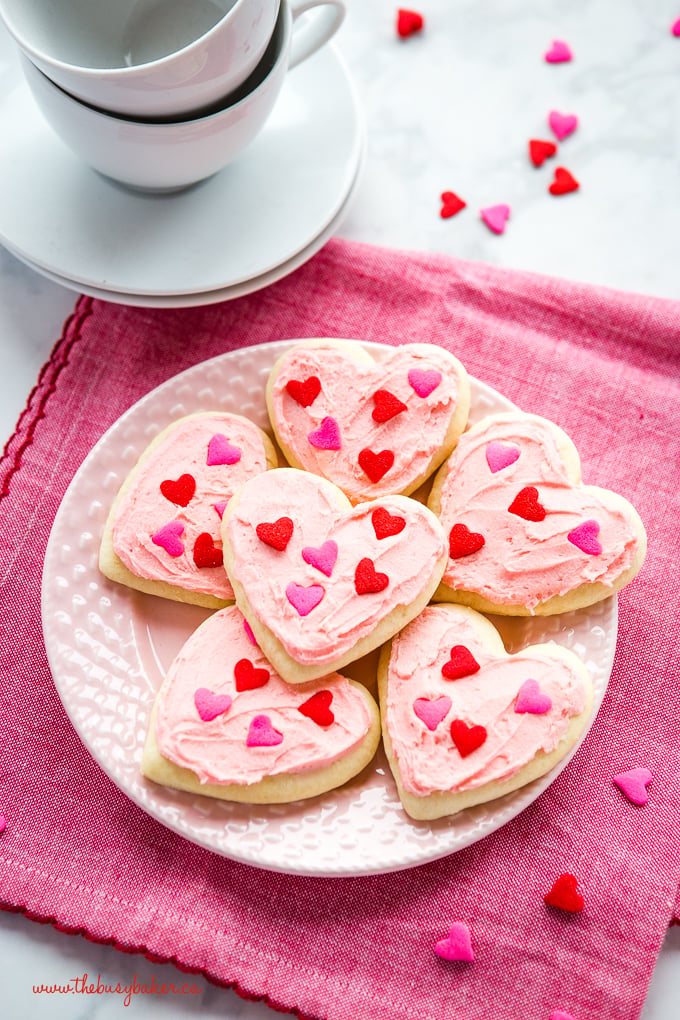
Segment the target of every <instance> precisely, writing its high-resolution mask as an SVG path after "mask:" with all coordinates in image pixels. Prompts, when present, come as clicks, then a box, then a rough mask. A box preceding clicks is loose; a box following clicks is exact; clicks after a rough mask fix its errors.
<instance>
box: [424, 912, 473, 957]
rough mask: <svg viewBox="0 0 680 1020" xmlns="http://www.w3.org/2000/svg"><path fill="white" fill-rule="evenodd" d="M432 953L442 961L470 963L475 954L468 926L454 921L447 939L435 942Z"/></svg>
mask: <svg viewBox="0 0 680 1020" xmlns="http://www.w3.org/2000/svg"><path fill="white" fill-rule="evenodd" d="M434 951H435V953H436V954H437V956H441V958H442V960H463V961H465V962H466V963H472V961H473V960H474V958H475V954H474V951H473V949H472V940H471V938H470V929H469V928H468V926H467V925H466V924H463V922H462V921H454V923H453V924H452V925H451V930H450V931H449V935H448V938H445V939H442V940H441V941H440V942H437V944H436V946H435V947H434Z"/></svg>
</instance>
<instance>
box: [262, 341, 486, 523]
mask: <svg viewBox="0 0 680 1020" xmlns="http://www.w3.org/2000/svg"><path fill="white" fill-rule="evenodd" d="M267 408H268V410H269V417H270V420H271V423H272V427H273V429H274V432H275V434H276V438H277V441H278V443H279V445H280V447H281V450H282V451H283V454H284V456H285V457H286V460H287V461H288V463H289V464H292V465H293V467H297V468H304V469H305V470H306V471H312V472H313V473H314V474H316V475H321V477H323V478H328V479H329V480H330V481H332V482H334V483H335V485H337V486H338V487H339V488H340V489H342V491H343V492H344V493H345V495H346V496H348V498H349V499H350V500H351V501H352V502H353V503H357V502H359V501H360V500H365V499H374V498H376V497H378V496H385V495H390V494H394V493H401V494H402V495H408V494H409V493H411V492H414V491H415V490H416V489H417V488H418V486H419V485H421V484H422V482H423V481H424V480H425V479H426V478H428V477H429V475H430V474H432V472H433V471H434V470H435V469H436V468H437V467H438V466H439V465H440V464H441V463H442V461H443V460H444V459H445V458H446V457H447V456H448V455H449V453H450V452H451V450H452V449H453V447H454V446H455V443H456V440H457V439H458V436H459V435H460V434H461V432H462V431H463V429H464V428H465V424H466V422H467V416H468V412H469V409H470V384H469V381H468V377H467V373H466V371H465V369H464V368H463V366H462V365H461V364H460V362H459V361H458V360H457V359H456V358H454V357H453V355H452V354H449V353H448V351H445V350H444V349H443V348H441V347H437V346H436V345H435V344H406V345H405V346H403V347H395V348H394V349H393V350H392V351H390V352H389V353H386V354H385V356H384V358H381V360H380V361H375V360H374V359H373V358H372V357H371V355H370V354H368V353H367V351H366V350H365V349H364V348H363V347H362V346H361V345H360V344H359V343H358V342H356V341H352V340H309V341H306V342H304V343H300V344H298V345H297V346H296V347H294V348H292V349H291V350H290V351H288V352H287V353H286V354H284V355H283V356H282V357H281V358H279V360H278V361H277V362H276V364H275V365H274V367H273V369H272V371H271V374H270V376H269V381H268V383H267Z"/></svg>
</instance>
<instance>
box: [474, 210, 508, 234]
mask: <svg viewBox="0 0 680 1020" xmlns="http://www.w3.org/2000/svg"><path fill="white" fill-rule="evenodd" d="M509 215H510V206H509V205H489V206H487V208H486V209H482V210H481V211H480V216H481V217H482V219H483V220H484V222H485V223H486V225H487V227H488V228H489V230H493V232H494V234H502V233H503V231H504V230H505V224H506V223H507V220H508V217H509Z"/></svg>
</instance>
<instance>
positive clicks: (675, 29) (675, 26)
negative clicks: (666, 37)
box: [671, 18, 680, 38]
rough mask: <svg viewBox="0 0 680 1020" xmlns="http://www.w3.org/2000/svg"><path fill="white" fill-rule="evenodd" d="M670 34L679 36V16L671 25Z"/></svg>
mask: <svg viewBox="0 0 680 1020" xmlns="http://www.w3.org/2000/svg"><path fill="white" fill-rule="evenodd" d="M671 34H672V35H674V36H676V38H677V37H678V36H680V18H677V19H676V20H675V21H674V22H673V24H672V25H671Z"/></svg>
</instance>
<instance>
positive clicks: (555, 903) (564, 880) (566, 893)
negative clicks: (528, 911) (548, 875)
mask: <svg viewBox="0 0 680 1020" xmlns="http://www.w3.org/2000/svg"><path fill="white" fill-rule="evenodd" d="M577 886H578V881H577V879H576V876H575V875H570V874H569V873H568V872H567V873H566V874H564V875H560V876H559V878H557V879H555V882H554V884H553V887H552V889H551V890H550V892H547V893H546V894H545V896H544V897H543V900H544V902H545V903H547V904H548V906H550V907H557V908H558V910H566V911H567V912H568V913H569V914H578V913H579V911H581V910H583V907H584V905H585V901H584V899H583V897H582V896H581V894H580V893H579V891H578V889H577Z"/></svg>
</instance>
